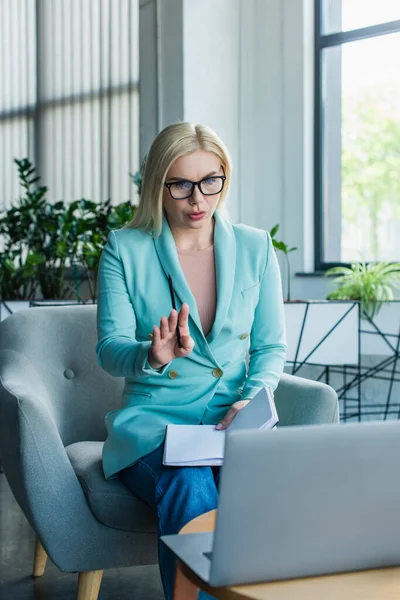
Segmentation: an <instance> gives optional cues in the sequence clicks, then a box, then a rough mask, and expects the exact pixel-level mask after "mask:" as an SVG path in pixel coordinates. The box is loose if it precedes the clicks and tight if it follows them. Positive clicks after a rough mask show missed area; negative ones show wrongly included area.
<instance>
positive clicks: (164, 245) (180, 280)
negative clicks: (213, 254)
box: [154, 216, 205, 339]
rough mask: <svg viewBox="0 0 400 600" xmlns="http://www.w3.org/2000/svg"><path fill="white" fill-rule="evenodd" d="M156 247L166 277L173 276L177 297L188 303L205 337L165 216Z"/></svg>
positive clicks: (191, 315)
mask: <svg viewBox="0 0 400 600" xmlns="http://www.w3.org/2000/svg"><path fill="white" fill-rule="evenodd" d="M154 246H155V248H156V252H157V255H158V259H159V261H160V263H161V266H162V268H163V271H164V273H165V275H166V277H167V278H168V275H171V277H172V283H173V286H174V290H175V295H176V296H177V298H178V299H179V300H180V303H181V304H183V303H184V302H186V304H188V305H189V317H190V318H191V319H192V321H193V322H194V324H195V325H196V327H197V328H198V330H199V332H200V333H201V335H202V336H203V337H204V334H203V330H202V327H201V322H200V317H199V313H198V310H197V304H196V300H195V298H194V296H193V294H192V291H191V289H190V287H189V285H188V283H187V281H186V277H185V275H184V273H183V271H182V267H181V264H180V262H179V258H178V253H177V251H176V245H175V240H174V236H173V235H172V232H171V229H170V227H169V224H168V221H167V219H166V218H165V216H163V227H162V232H161V235H159V236H158V237H157V238H154ZM171 308H172V306H171ZM177 309H178V312H179V310H180V306H179V303H178V302H177ZM204 339H205V338H204Z"/></svg>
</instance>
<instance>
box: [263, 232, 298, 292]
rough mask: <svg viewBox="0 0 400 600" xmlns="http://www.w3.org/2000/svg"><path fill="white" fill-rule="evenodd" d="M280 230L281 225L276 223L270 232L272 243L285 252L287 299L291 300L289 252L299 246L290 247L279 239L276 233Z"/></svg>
mask: <svg viewBox="0 0 400 600" xmlns="http://www.w3.org/2000/svg"><path fill="white" fill-rule="evenodd" d="M278 230H279V225H275V226H274V227H273V228H272V229H271V231H270V232H269V233H270V236H271V238H272V244H273V246H274V248H275V249H276V250H280V251H281V252H283V255H284V257H285V264H286V301H287V302H290V298H291V296H290V260H289V254H290V253H291V252H294V251H295V250H297V248H294V247H289V246H288V245H287V244H285V242H282V241H278V240H277V239H276V237H275V236H276V234H277V233H278Z"/></svg>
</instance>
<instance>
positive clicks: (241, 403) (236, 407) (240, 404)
mask: <svg viewBox="0 0 400 600" xmlns="http://www.w3.org/2000/svg"><path fill="white" fill-rule="evenodd" d="M249 402H250V400H238V401H237V402H235V403H234V404H232V406H231V407H230V409H229V410H228V412H227V413H226V415H225V416H224V418H223V419H222V421H220V423H218V425H216V427H215V429H226V428H227V427H229V425H230V424H231V423H232V421H233V419H234V418H235V417H236V415H237V414H238V413H239V412H240V411H241V410H242V409H243V408H244V407H245V406H246V405H247V404H248V403H249Z"/></svg>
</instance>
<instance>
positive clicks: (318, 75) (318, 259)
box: [314, 0, 400, 271]
mask: <svg viewBox="0 0 400 600" xmlns="http://www.w3.org/2000/svg"><path fill="white" fill-rule="evenodd" d="M323 3H324V0H315V2H314V268H315V271H326V270H328V269H330V268H331V267H336V266H350V265H349V263H345V262H327V261H324V242H325V240H324V185H323V179H324V177H323V168H324V156H323V147H324V130H323V129H324V125H323V123H324V106H323V101H322V92H323V90H322V78H323V72H322V69H323V60H322V55H323V52H324V50H325V49H326V48H330V47H333V46H338V45H343V44H346V43H349V42H355V41H358V40H363V39H370V38H374V37H378V36H381V35H388V34H391V33H399V32H400V20H396V21H387V22H385V23H379V24H377V25H370V26H368V27H360V28H358V29H351V30H349V31H340V32H337V33H328V34H325V33H323V32H322V28H323Z"/></svg>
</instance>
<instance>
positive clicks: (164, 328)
mask: <svg viewBox="0 0 400 600" xmlns="http://www.w3.org/2000/svg"><path fill="white" fill-rule="evenodd" d="M160 332H161V339H162V340H163V339H165V338H166V337H168V335H169V325H168V319H167V317H161V320H160Z"/></svg>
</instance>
